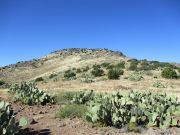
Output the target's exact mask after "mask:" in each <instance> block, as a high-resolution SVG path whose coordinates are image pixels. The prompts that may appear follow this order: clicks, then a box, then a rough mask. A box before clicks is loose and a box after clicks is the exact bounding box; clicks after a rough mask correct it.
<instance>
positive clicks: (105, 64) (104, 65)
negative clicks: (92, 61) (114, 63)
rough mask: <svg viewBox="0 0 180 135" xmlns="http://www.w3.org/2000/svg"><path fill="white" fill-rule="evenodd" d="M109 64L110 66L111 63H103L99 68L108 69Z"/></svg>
mask: <svg viewBox="0 0 180 135" xmlns="http://www.w3.org/2000/svg"><path fill="white" fill-rule="evenodd" d="M110 64H111V63H108V62H104V63H102V64H101V66H102V67H104V68H105V67H108V66H109V65H110Z"/></svg>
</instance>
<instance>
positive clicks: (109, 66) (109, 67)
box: [106, 64, 115, 69]
mask: <svg viewBox="0 0 180 135" xmlns="http://www.w3.org/2000/svg"><path fill="white" fill-rule="evenodd" d="M113 68H115V65H113V64H110V65H108V66H107V67H106V69H113Z"/></svg>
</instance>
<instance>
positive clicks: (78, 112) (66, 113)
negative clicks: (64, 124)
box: [56, 104, 86, 119]
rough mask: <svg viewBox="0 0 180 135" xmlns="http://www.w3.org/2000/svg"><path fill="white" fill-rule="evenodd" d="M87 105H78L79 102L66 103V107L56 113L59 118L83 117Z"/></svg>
mask: <svg viewBox="0 0 180 135" xmlns="http://www.w3.org/2000/svg"><path fill="white" fill-rule="evenodd" d="M85 113H86V106H85V105H77V104H69V105H65V107H63V108H60V109H59V111H58V112H57V113H56V117H57V118H61V119H62V118H75V117H78V118H82V117H84V116H85Z"/></svg>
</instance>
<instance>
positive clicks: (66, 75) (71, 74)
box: [64, 70, 76, 79]
mask: <svg viewBox="0 0 180 135" xmlns="http://www.w3.org/2000/svg"><path fill="white" fill-rule="evenodd" d="M74 77H76V73H74V72H73V71H71V70H67V71H65V73H64V78H66V79H70V78H74Z"/></svg>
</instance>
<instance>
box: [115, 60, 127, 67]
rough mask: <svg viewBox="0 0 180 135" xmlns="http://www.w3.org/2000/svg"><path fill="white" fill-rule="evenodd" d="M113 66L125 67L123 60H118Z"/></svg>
mask: <svg viewBox="0 0 180 135" xmlns="http://www.w3.org/2000/svg"><path fill="white" fill-rule="evenodd" d="M115 68H120V69H124V68H125V62H124V61H120V62H119V63H117V64H116V65H115Z"/></svg>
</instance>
